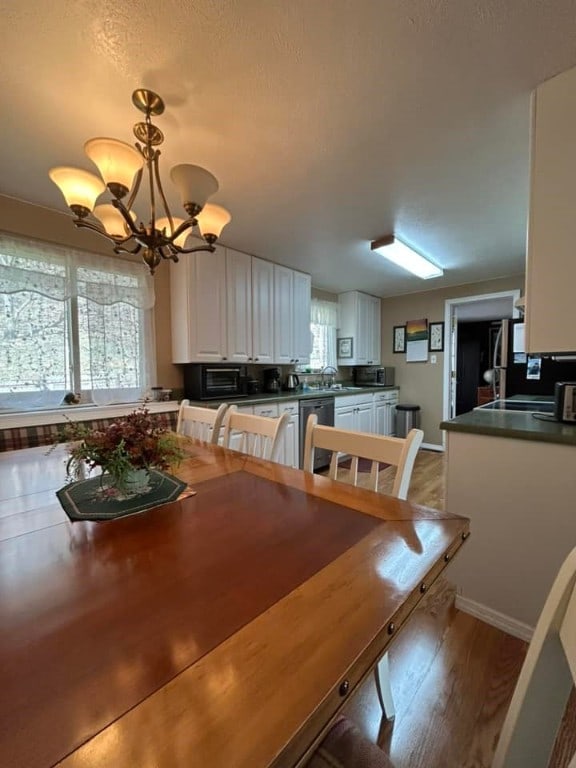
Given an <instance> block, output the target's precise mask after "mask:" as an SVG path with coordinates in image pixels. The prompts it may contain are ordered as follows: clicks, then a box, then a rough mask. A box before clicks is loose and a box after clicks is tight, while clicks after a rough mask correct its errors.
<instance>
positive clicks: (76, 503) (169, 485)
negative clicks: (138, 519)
mask: <svg viewBox="0 0 576 768" xmlns="http://www.w3.org/2000/svg"><path fill="white" fill-rule="evenodd" d="M186 487H187V486H186V483H184V482H182V480H179V479H178V478H177V477H173V476H172V475H168V474H167V473H166V472H160V471H159V470H156V469H152V470H150V480H149V483H148V489H147V490H146V491H145V492H143V493H140V494H135V495H133V496H129V497H120V498H119V497H118V495H117V494H116V492H115V491H114V489H113V488H111V487H110V485H109V483H108V478H104V479H102V477H100V476H99V477H91V478H90V479H89V480H79V481H78V482H76V483H70V484H69V485H66V486H64V488H60V490H59V491H56V495H57V496H58V499H59V501H60V504H62V506H63V508H64V511H65V512H66V514H67V515H68V517H69V518H70V520H114V519H115V518H117V517H125V516H126V515H134V514H136V513H138V512H144V511H145V510H147V509H151V508H152V507H157V506H159V505H160V504H166V503H167V502H169V501H174V500H175V499H177V498H178V496H180V494H181V493H182V492H183V491H184V490H185V489H186ZM192 493H193V492H192V491H191V492H190V494H186V495H192Z"/></svg>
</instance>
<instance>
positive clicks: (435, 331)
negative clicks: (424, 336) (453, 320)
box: [428, 323, 444, 352]
mask: <svg viewBox="0 0 576 768" xmlns="http://www.w3.org/2000/svg"><path fill="white" fill-rule="evenodd" d="M429 330H430V333H429V336H428V350H429V351H430V352H444V323H430V328H429Z"/></svg>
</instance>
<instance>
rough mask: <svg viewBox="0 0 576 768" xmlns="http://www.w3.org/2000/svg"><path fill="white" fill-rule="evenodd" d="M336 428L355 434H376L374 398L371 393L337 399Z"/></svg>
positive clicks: (335, 411) (335, 409)
mask: <svg viewBox="0 0 576 768" xmlns="http://www.w3.org/2000/svg"><path fill="white" fill-rule="evenodd" d="M334 426H336V427H338V429H350V430H353V431H354V432H374V396H373V395H372V394H371V393H370V394H365V395H346V396H343V397H337V398H336V401H335V408H334Z"/></svg>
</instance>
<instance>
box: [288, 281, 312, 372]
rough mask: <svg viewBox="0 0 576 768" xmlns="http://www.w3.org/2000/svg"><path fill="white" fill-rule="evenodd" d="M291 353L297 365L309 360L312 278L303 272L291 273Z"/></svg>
mask: <svg viewBox="0 0 576 768" xmlns="http://www.w3.org/2000/svg"><path fill="white" fill-rule="evenodd" d="M293 286H294V288H293V303H292V306H293V311H294V317H293V320H292V328H293V339H292V345H293V349H292V351H293V353H294V362H295V363H297V364H298V365H302V364H303V363H309V362H310V353H311V351H312V332H311V330H310V304H311V300H312V278H311V277H310V275H307V274H305V273H304V272H294V275H293Z"/></svg>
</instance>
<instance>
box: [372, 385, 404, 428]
mask: <svg viewBox="0 0 576 768" xmlns="http://www.w3.org/2000/svg"><path fill="white" fill-rule="evenodd" d="M397 404H398V393H397V392H382V393H378V392H377V393H376V394H375V395H374V422H375V423H374V431H375V432H376V434H377V435H388V436H393V435H395V434H396V419H395V416H396V406H397Z"/></svg>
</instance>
